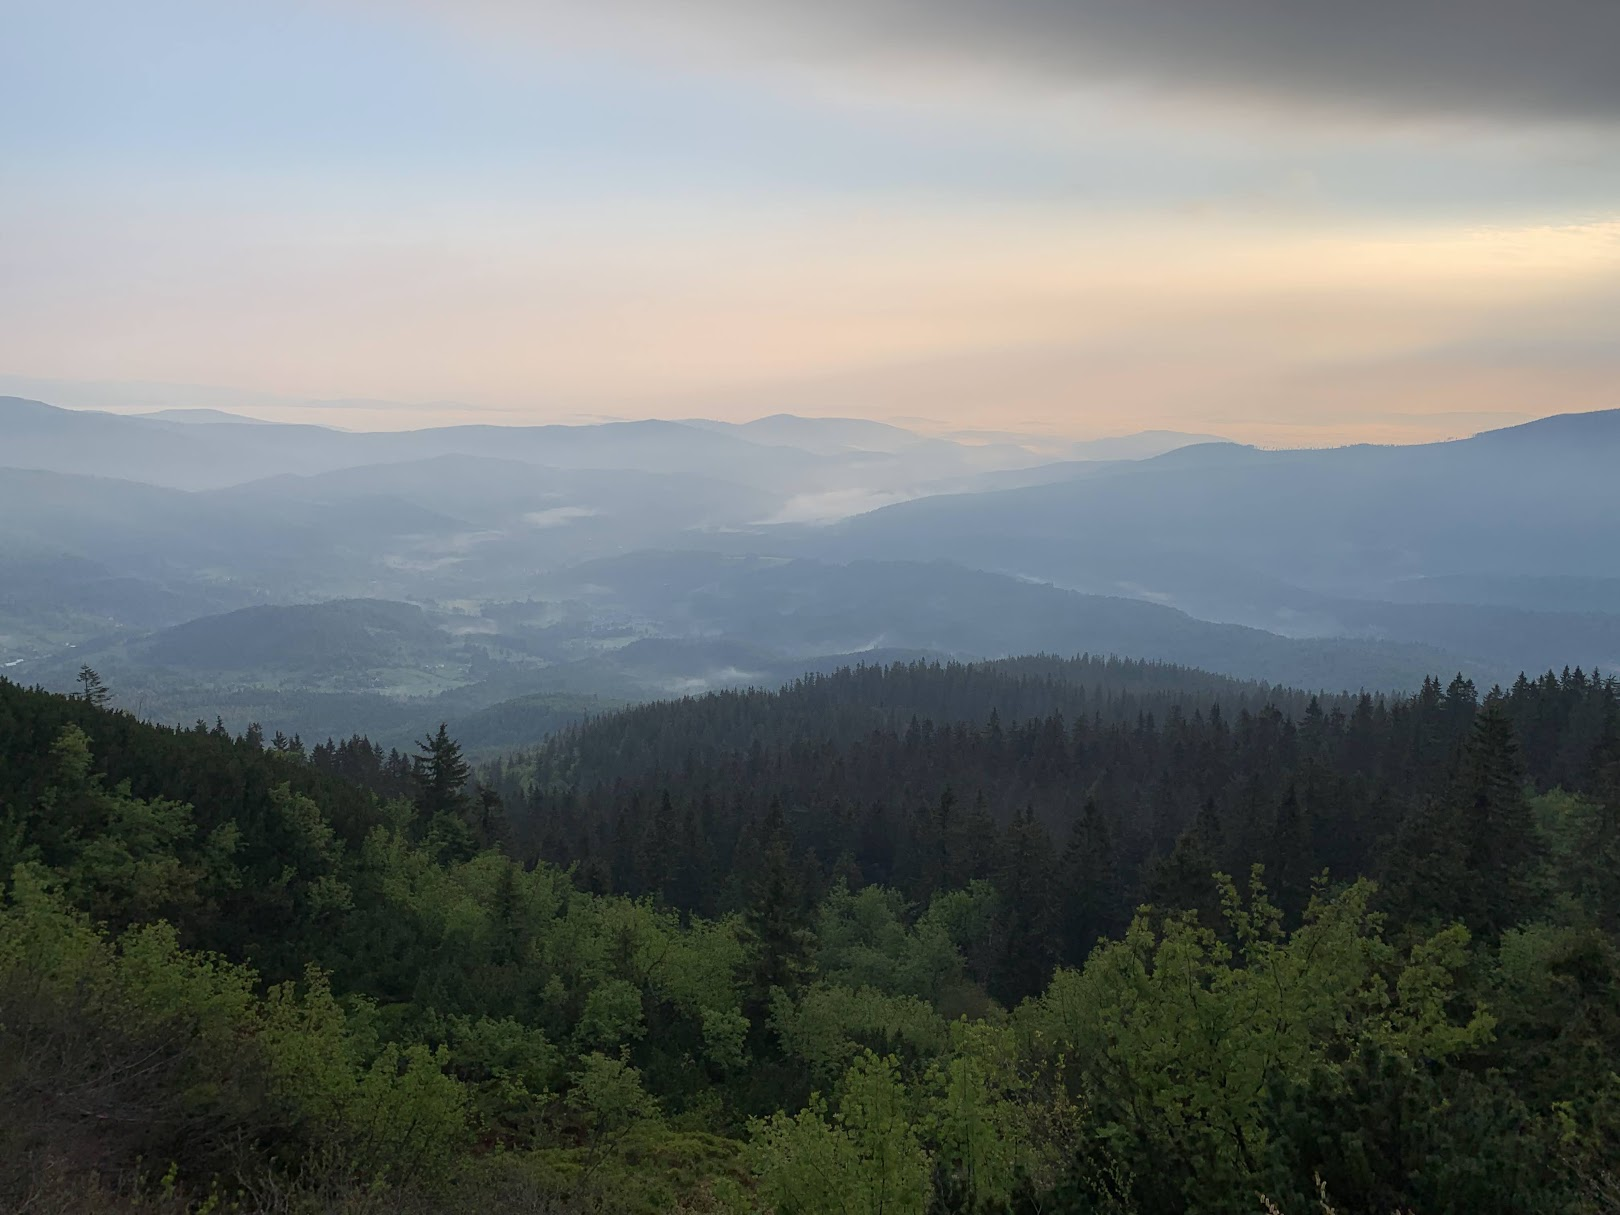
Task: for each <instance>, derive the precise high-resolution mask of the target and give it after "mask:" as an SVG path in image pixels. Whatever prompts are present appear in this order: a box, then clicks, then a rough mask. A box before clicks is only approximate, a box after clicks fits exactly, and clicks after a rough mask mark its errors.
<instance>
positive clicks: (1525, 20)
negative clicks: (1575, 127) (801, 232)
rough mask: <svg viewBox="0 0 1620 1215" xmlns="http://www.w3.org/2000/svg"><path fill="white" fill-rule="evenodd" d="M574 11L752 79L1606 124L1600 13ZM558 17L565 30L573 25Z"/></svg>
mask: <svg viewBox="0 0 1620 1215" xmlns="http://www.w3.org/2000/svg"><path fill="white" fill-rule="evenodd" d="M423 2H425V3H432V0H423ZM457 7H458V8H459V9H460V10H461V11H462V12H463V13H464V14H465V13H471V14H472V15H473V19H474V20H479V21H484V22H489V21H496V22H500V21H503V20H504V21H506V22H511V21H513V20H518V21H522V22H526V23H529V24H531V25H533V26H535V27H536V28H537V29H540V30H547V29H549V30H550V31H551V32H552V33H555V30H556V28H557V27H556V26H555V25H554V24H551V25H547V24H545V23H543V22H542V20H541V18H540V16H539V14H542V13H543V14H545V15H546V19H547V20H550V19H553V18H557V12H556V10H555V9H554V7H553V5H552V4H551V3H549V2H548V0H458V5H457ZM590 11H591V12H592V13H593V14H594V15H595V19H594V24H595V26H596V31H597V33H598V34H599V35H601V34H603V33H604V32H605V33H606V34H607V35H608V36H609V37H611V36H613V35H614V34H615V33H616V34H617V36H619V37H621V38H623V39H624V40H625V41H627V42H629V41H635V40H636V38H637V36H638V35H640V36H642V40H643V41H645V40H646V39H645V36H646V35H648V34H649V32H650V33H651V34H652V35H653V36H654V37H656V38H657V39H658V40H661V41H663V42H664V43H665V44H666V45H669V44H673V45H678V46H680V47H682V48H683V49H685V48H691V47H694V46H703V45H708V46H710V47H711V48H712V47H713V46H715V45H717V44H718V43H724V42H727V41H729V42H731V43H732V44H733V45H734V46H739V45H740V46H744V47H747V48H749V51H750V53H751V54H752V55H754V56H755V57H756V59H757V60H758V61H760V62H762V63H763V64H764V65H765V66H767V67H768V66H770V65H782V64H788V63H793V62H798V63H801V64H805V63H807V64H811V65H814V66H817V67H828V66H832V67H835V68H836V67H840V66H856V67H860V68H863V69H867V68H876V69H877V70H878V71H880V72H883V71H887V72H890V73H892V74H894V75H895V76H896V77H897V78H899V77H905V76H907V75H914V74H915V73H916V72H918V71H919V70H921V71H923V72H929V73H934V74H939V73H941V72H943V73H945V74H947V75H953V76H957V77H978V78H985V77H990V78H1002V79H1004V80H1012V81H1015V82H1022V83H1024V84H1029V85H1034V86H1036V87H1040V88H1054V87H1055V88H1058V89H1062V90H1070V89H1087V88H1092V87H1095V86H1114V85H1123V86H1127V87H1141V88H1144V89H1146V90H1149V91H1150V93H1151V94H1153V95H1155V96H1162V95H1166V94H1168V95H1171V96H1175V95H1192V96H1199V97H1202V98H1204V99H1206V100H1207V99H1210V98H1214V99H1218V100H1223V101H1226V102H1230V103H1232V104H1234V105H1236V106H1238V107H1245V108H1247V107H1259V108H1263V109H1269V110H1275V109H1276V108H1277V107H1280V106H1282V107H1288V110H1289V112H1297V107H1300V106H1304V107H1307V108H1308V109H1315V110H1324V111H1342V112H1347V113H1350V114H1360V115H1367V116H1374V117H1395V118H1413V117H1415V118H1420V119H1434V118H1442V119H1463V120H1469V119H1474V118H1483V119H1504V118H1505V119H1509V120H1530V121H1545V120H1554V121H1573V122H1576V123H1592V124H1598V125H1602V126H1609V125H1612V124H1614V123H1616V122H1617V121H1620V71H1617V70H1616V66H1615V62H1616V61H1615V55H1616V47H1620V4H1616V3H1614V2H1613V0H1544V2H1541V3H1534V4H1532V3H1530V2H1529V0H1358V2H1356V3H1342V2H1339V0H817V3H814V4H811V3H806V2H805V0H688V3H685V4H682V5H680V6H674V5H668V4H667V0H656V2H655V0H601V2H600V3H598V4H596V5H592V6H590ZM672 14H677V15H672ZM561 19H562V20H565V21H568V22H569V23H570V24H572V25H574V26H576V27H577V26H578V24H579V21H578V19H577V11H576V15H575V17H574V18H573V19H569V18H568V17H567V15H566V14H565V15H564V16H563V17H562V18H561Z"/></svg>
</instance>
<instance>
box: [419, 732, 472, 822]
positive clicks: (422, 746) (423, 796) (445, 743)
mask: <svg viewBox="0 0 1620 1215" xmlns="http://www.w3.org/2000/svg"><path fill="white" fill-rule="evenodd" d="M416 746H417V750H418V752H419V754H417V755H416V756H415V757H414V763H413V764H412V775H413V776H414V778H415V780H416V790H417V792H416V805H417V809H418V810H419V811H420V812H421V813H422V815H423V816H424V817H426V818H432V817H433V816H434V815H436V814H455V815H460V814H462V813H463V812H464V811H465V810H466V809H467V804H468V798H467V782H468V780H469V779H471V777H472V767H471V765H469V764H468V763H467V761H466V760H465V759H463V758H462V755H461V744H459V743H458V742H456V740H455V739H453V738H451V737H450V730H449V727H448V725H447V724H446V723H445V722H442V721H441V722H440V723H439V729H438V731H437V732H436V733H435V734H433V735H432V736H431V737H429V738H424V739H421V740H419V741H418V742H417V744H416Z"/></svg>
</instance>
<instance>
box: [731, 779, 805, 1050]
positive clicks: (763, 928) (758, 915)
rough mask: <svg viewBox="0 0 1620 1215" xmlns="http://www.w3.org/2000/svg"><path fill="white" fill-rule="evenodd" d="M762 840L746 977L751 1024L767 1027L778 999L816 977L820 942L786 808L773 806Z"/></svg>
mask: <svg viewBox="0 0 1620 1215" xmlns="http://www.w3.org/2000/svg"><path fill="white" fill-rule="evenodd" d="M760 836H761V839H762V844H763V849H762V854H761V856H760V861H759V867H758V871H757V872H758V876H757V877H756V879H755V880H754V882H753V883H752V884H751V888H750V890H749V892H748V894H749V898H748V905H747V907H746V909H745V910H744V912H743V931H744V934H745V936H746V938H747V941H748V943H749V945H750V946H751V949H750V950H749V952H750V954H752V957H751V958H750V960H749V963H748V966H749V971H748V974H747V976H746V984H747V988H748V1003H749V1009H750V1019H752V1020H755V1021H756V1022H759V1023H761V1024H763V1022H764V1019H765V1015H766V1013H767V1011H768V1010H769V1008H770V1005H771V1000H772V997H773V994H774V993H775V992H777V991H783V992H786V993H788V994H789V995H792V994H794V993H795V992H797V991H798V990H799V988H800V987H801V986H802V985H803V984H804V981H805V979H806V978H807V977H808V976H809V974H810V973H811V971H812V955H813V951H814V948H815V937H814V936H813V935H812V933H811V932H810V929H809V915H808V913H807V911H806V909H805V906H804V892H803V890H802V888H801V887H800V884H799V875H798V872H797V871H796V869H795V867H794V864H793V852H792V840H791V839H790V838H789V834H788V829H787V823H786V821H785V819H784V818H783V816H782V808H781V806H780V805H778V804H776V803H772V805H771V808H770V810H769V811H768V812H767V814H766V816H765V821H764V822H763V823H762V824H761V829H760Z"/></svg>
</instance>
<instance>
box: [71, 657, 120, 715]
mask: <svg viewBox="0 0 1620 1215" xmlns="http://www.w3.org/2000/svg"><path fill="white" fill-rule="evenodd" d="M78 680H79V689H80V690H79V699H80V700H87V701H89V702H90V703H91V704H93V705H95V706H96V708H98V709H104V708H106V707H107V702H108V701H110V700H111V699H112V692H111V690H110V689H109V688H108V687H107V685H106V684H105V683H103V682H102V681H101V676H100V675H97V674H96V673H95V671H93V670H92V669H91V668H90V664H89V663H85V664H84V665H83V666H81V667H80V668H79V675H78Z"/></svg>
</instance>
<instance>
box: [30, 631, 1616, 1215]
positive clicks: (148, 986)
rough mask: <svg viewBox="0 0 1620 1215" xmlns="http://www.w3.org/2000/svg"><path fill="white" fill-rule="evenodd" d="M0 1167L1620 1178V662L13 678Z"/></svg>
mask: <svg viewBox="0 0 1620 1215" xmlns="http://www.w3.org/2000/svg"><path fill="white" fill-rule="evenodd" d="M0 875H3V881H4V898H3V902H0V1209H5V1210H16V1211H28V1212H48V1213H50V1215H66V1213H68V1212H90V1213H92V1215H94V1213H98V1212H113V1211H135V1212H150V1213H152V1215H178V1213H179V1212H203V1211H207V1212H223V1211H241V1212H266V1213H268V1212H317V1211H322V1212H324V1211H335V1212H356V1213H358V1212H373V1211H375V1212H383V1211H390V1212H392V1211H399V1212H423V1213H425V1212H441V1211H442V1212H459V1211H468V1212H471V1211H512V1212H542V1213H557V1215H565V1213H568V1215H571V1213H574V1212H602V1213H604V1215H619V1213H623V1215H638V1213H642V1212H658V1211H684V1212H691V1213H697V1212H736V1213H739V1215H741V1213H743V1212H761V1213H764V1212H778V1213H780V1215H824V1213H825V1215H834V1213H836V1215H934V1213H940V1215H943V1213H947V1212H960V1213H963V1215H967V1213H992V1212H1004V1213H1008V1215H1011V1213H1015V1212H1016V1213H1019V1215H1024V1213H1034V1212H1043V1213H1046V1212H1075V1213H1077V1215H1078V1213H1093V1212H1094V1213H1099V1215H1101V1213H1108V1215H1125V1213H1138V1215H1152V1213H1157V1212H1188V1213H1197V1215H1206V1213H1207V1215H1227V1213H1233V1215H1235V1213H1239V1212H1243V1213H1253V1215H1261V1213H1270V1212H1277V1213H1285V1215H1294V1213H1296V1212H1297V1213H1300V1215H1306V1213H1312V1215H1327V1213H1328V1212H1339V1213H1342V1215H1349V1213H1351V1212H1369V1213H1377V1215H1393V1213H1396V1212H1414V1213H1417V1215H1428V1213H1457V1215H1462V1213H1464V1212H1467V1213H1470V1215H1472V1213H1480V1212H1486V1213H1489V1212H1503V1213H1507V1212H1515V1213H1518V1212H1533V1213H1541V1212H1546V1213H1553V1212H1559V1213H1564V1212H1567V1213H1570V1215H1600V1213H1603V1212H1612V1211H1615V1210H1620V1175H1617V1172H1616V1168H1615V1164H1614V1162H1615V1161H1616V1160H1620V685H1617V683H1616V681H1615V680H1614V679H1613V678H1610V677H1605V676H1602V675H1598V674H1588V673H1586V672H1584V671H1582V670H1579V669H1575V670H1566V671H1564V672H1562V673H1554V672H1549V673H1547V674H1545V675H1542V676H1540V677H1538V678H1533V679H1532V678H1523V677H1521V678H1520V679H1519V680H1518V681H1517V682H1515V683H1514V684H1513V685H1512V686H1510V687H1506V688H1490V689H1488V690H1481V689H1480V688H1478V687H1476V686H1475V685H1474V684H1473V683H1471V682H1469V681H1468V680H1467V679H1465V678H1463V677H1461V676H1458V677H1457V678H1455V679H1453V680H1450V681H1449V682H1446V681H1441V680H1434V679H1431V680H1428V681H1427V682H1425V683H1424V684H1423V686H1422V688H1421V689H1420V690H1419V691H1418V692H1416V693H1414V694H1412V695H1409V696H1373V695H1367V694H1362V695H1350V696H1328V695H1315V696H1313V695H1310V694H1307V693H1304V692H1299V691H1294V690H1290V689H1287V688H1281V687H1275V686H1270V685H1266V684H1259V683H1246V682H1242V681H1239V680H1234V679H1230V678H1226V677H1222V676H1215V675H1209V674H1205V673H1202V672H1199V671H1195V670H1190V669H1185V668H1180V667H1174V666H1168V665H1164V664H1160V663H1146V662H1128V661H1122V660H1118V659H1102V658H1092V657H1082V658H1076V659H1058V658H1051V657H1033V658H1024V659H1014V660H1006V661H1001V662H991V663H977V664H939V663H934V662H927V663H924V662H916V663H909V664H898V665H890V666H881V665H874V666H864V667H859V666H858V667H851V668H847V669H842V670H839V671H836V672H833V673H830V674H824V675H815V676H809V677H806V678H804V679H802V680H799V681H797V682H795V683H793V684H790V685H788V686H786V687H784V688H782V689H781V690H779V691H758V690H749V691H727V692H718V693H712V694H709V695H705V696H700V697H695V698H688V699H681V700H672V701H666V702H661V703H655V704H648V705H643V706H640V707H636V708H631V709H626V710H622V711H618V712H613V713H609V714H605V715H602V716H599V717H595V718H592V719H589V720H587V721H584V722H582V723H580V724H579V725H577V726H574V727H572V728H570V729H567V730H565V731H563V732H561V733H559V734H557V735H555V736H553V737H552V738H550V739H549V740H547V741H545V742H543V743H541V744H539V745H537V746H534V747H531V748H530V749H528V750H526V751H522V752H517V753H514V754H511V755H509V756H508V757H506V758H504V759H501V760H491V761H488V762H483V763H477V764H475V763H474V762H473V760H472V759H471V758H469V757H468V756H467V755H465V754H464V753H463V751H462V748H461V747H460V745H459V744H458V742H457V740H456V739H455V738H454V737H452V735H451V733H450V732H449V731H447V730H445V729H443V728H441V729H439V730H438V731H436V732H434V733H431V734H429V735H428V736H427V737H425V738H423V739H422V740H421V742H420V743H419V745H418V746H417V747H416V748H415V750H414V751H413V752H411V753H409V754H405V753H401V752H400V751H398V750H391V749H385V748H383V747H381V746H378V745H376V744H374V743H372V742H371V741H370V740H368V739H367V738H365V737H363V736H360V735H354V736H352V737H349V738H347V739H337V738H334V739H330V740H326V741H322V742H320V743H318V744H316V743H313V742H311V741H309V740H303V739H298V738H288V737H285V736H282V735H279V734H277V735H274V736H273V737H270V738H266V737H265V736H264V733H263V732H262V731H260V730H259V729H257V728H256V727H251V728H249V729H247V730H246V731H244V732H242V733H233V732H232V731H230V730H228V729H227V728H226V727H225V726H224V725H223V724H218V723H216V724H215V725H213V726H210V725H208V724H207V723H205V722H198V723H197V725H196V726H195V727H194V728H190V729H176V728H167V727H161V726H157V725H153V724H149V723H146V722H143V721H141V720H138V719H137V718H136V717H135V716H134V715H132V714H130V713H128V712H124V711H119V710H116V709H114V708H112V707H110V705H109V703H108V693H107V689H106V688H105V687H104V686H103V685H102V683H101V681H100V679H99V678H98V677H97V676H96V675H95V673H94V672H91V671H88V670H86V671H85V672H84V679H83V681H82V685H81V690H80V691H79V692H78V693H77V694H73V695H65V694H59V693H52V692H46V691H43V690H40V689H37V688H27V687H23V686H21V685H18V684H14V683H9V682H5V681H0Z"/></svg>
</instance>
